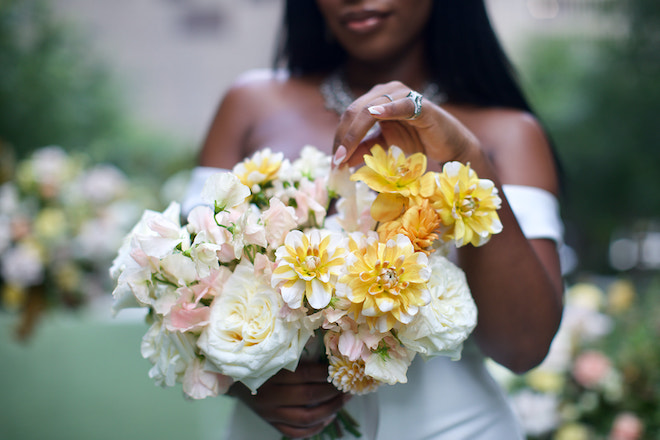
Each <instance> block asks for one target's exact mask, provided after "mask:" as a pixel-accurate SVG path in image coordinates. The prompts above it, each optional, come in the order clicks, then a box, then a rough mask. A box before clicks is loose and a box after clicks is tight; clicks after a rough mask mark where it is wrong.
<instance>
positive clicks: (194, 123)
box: [51, 0, 611, 145]
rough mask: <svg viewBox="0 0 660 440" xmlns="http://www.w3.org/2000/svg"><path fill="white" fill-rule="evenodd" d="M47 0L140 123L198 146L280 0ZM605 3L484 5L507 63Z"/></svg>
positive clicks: (586, 23)
mask: <svg viewBox="0 0 660 440" xmlns="http://www.w3.org/2000/svg"><path fill="white" fill-rule="evenodd" d="M51 1H52V4H53V6H54V7H55V10H56V12H57V13H58V14H59V15H60V16H61V17H63V18H64V19H66V20H67V21H70V22H71V23H72V24H74V25H75V26H77V27H79V28H80V29H81V31H82V32H83V33H84V34H85V35H87V36H88V38H89V39H90V41H91V44H92V47H93V48H94V49H95V50H96V51H97V52H98V55H99V56H100V57H101V58H102V59H104V60H105V61H106V62H107V64H108V65H109V66H110V67H111V69H112V70H113V71H114V74H115V76H116V77H117V78H119V80H120V81H122V84H123V87H124V88H125V90H126V97H127V99H128V101H129V105H130V106H131V108H132V109H133V113H134V115H135V117H136V118H137V120H138V121H140V122H141V123H144V124H148V125H150V126H153V127H154V128H156V129H159V130H164V131H165V132H166V133H172V134H173V135H175V136H178V137H181V138H182V139H184V140H186V141H190V142H192V143H193V144H195V145H198V144H199V142H201V139H202V138H203V136H204V134H205V131H206V127H207V126H208V125H209V123H210V119H211V118H212V116H213V112H214V110H215V107H216V105H217V103H218V101H219V99H220V97H221V96H222V94H223V92H224V90H226V88H227V87H228V85H229V84H230V83H231V82H232V81H233V79H234V78H236V76H237V75H239V74H240V73H241V72H244V71H245V70H248V69H252V68H255V67H266V66H269V65H270V63H271V54H272V52H273V49H274V47H275V38H276V33H277V27H278V24H279V20H280V6H281V1H282V0H140V1H134V0H113V1H111V2H110V1H105V0H51ZM606 1H607V0H487V4H488V6H489V9H490V12H491V15H492V18H493V22H494V25H495V27H496V29H497V30H498V32H499V34H500V35H501V38H502V41H503V44H504V45H505V47H506V48H507V50H508V51H509V52H510V54H511V56H512V58H513V59H514V62H515V60H516V57H517V56H519V54H520V53H521V52H522V50H523V49H524V48H525V45H526V42H527V40H528V39H529V37H530V36H532V35H534V34H538V33H543V32H551V33H552V32H561V33H569V34H575V35H577V36H579V35H584V34H585V33H587V34H588V33H590V32H602V31H603V29H604V25H603V24H602V20H601V19H600V17H599V15H598V14H595V13H594V10H595V9H596V8H598V7H600V5H601V4H602V3H604V2H606ZM607 28H609V29H610V30H611V26H610V25H609V24H608V25H607Z"/></svg>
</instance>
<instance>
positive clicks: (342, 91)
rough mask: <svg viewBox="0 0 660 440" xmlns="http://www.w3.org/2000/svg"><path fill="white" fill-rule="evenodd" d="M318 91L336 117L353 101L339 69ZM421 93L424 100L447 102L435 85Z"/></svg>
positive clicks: (428, 85) (328, 77) (432, 84)
mask: <svg viewBox="0 0 660 440" xmlns="http://www.w3.org/2000/svg"><path fill="white" fill-rule="evenodd" d="M319 90H320V91H321V95H323V101H324V102H325V108H326V109H327V110H332V111H334V112H335V113H337V114H338V115H341V114H343V113H344V112H345V111H346V109H347V108H348V106H349V105H350V104H351V103H352V102H353V101H355V97H354V96H353V94H352V93H351V91H350V89H349V88H348V85H347V84H346V80H345V79H344V74H343V72H342V71H341V70H339V69H338V70H335V71H334V72H332V73H331V74H330V75H328V76H327V77H325V79H324V80H323V82H322V83H321V86H320V87H319ZM421 93H422V95H423V96H424V99H427V100H429V101H432V102H434V103H436V104H442V103H443V102H445V101H446V100H447V95H446V94H445V93H443V92H441V91H440V88H439V87H438V85H437V84H436V83H428V84H426V86H424V89H423V90H422V92H421Z"/></svg>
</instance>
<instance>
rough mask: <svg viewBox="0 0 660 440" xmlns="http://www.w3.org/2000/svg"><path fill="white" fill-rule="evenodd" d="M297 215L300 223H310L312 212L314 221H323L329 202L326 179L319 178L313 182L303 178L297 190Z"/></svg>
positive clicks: (295, 196) (317, 222)
mask: <svg viewBox="0 0 660 440" xmlns="http://www.w3.org/2000/svg"><path fill="white" fill-rule="evenodd" d="M294 198H295V200H296V205H297V207H296V215H297V216H298V221H299V223H300V224H305V223H308V221H309V216H310V214H313V215H314V221H315V222H316V224H317V225H321V224H322V223H323V219H325V215H326V209H325V207H326V205H327V203H328V190H327V188H326V187H325V181H321V180H317V181H316V182H311V181H309V180H306V179H303V180H302V181H300V187H299V188H298V191H296V192H295V194H294Z"/></svg>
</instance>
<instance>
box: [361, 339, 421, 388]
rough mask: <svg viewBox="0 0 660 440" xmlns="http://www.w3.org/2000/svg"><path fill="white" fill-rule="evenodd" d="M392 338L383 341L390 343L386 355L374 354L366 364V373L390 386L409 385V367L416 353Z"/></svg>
mask: <svg viewBox="0 0 660 440" xmlns="http://www.w3.org/2000/svg"><path fill="white" fill-rule="evenodd" d="M393 339H394V338H392V337H391V336H390V337H388V338H385V339H384V340H383V341H387V342H388V344H387V345H388V350H387V352H386V353H380V352H374V353H372V354H371V356H369V357H368V358H367V359H366V360H365V362H364V373H365V374H366V375H368V376H371V377H373V378H374V379H376V380H378V381H380V382H385V383H387V384H390V385H394V384H395V383H407V382H408V377H407V376H406V373H407V372H408V367H409V366H410V363H411V362H412V360H413V358H414V357H415V352H414V351H412V350H408V349H407V348H406V347H404V346H402V345H401V344H399V343H398V342H397V341H396V340H393Z"/></svg>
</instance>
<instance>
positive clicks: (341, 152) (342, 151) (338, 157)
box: [332, 145, 346, 165]
mask: <svg viewBox="0 0 660 440" xmlns="http://www.w3.org/2000/svg"><path fill="white" fill-rule="evenodd" d="M344 159H346V147H344V146H343V145H340V146H339V147H337V151H335V155H334V157H333V158H332V163H333V164H335V165H339V164H341V163H342V162H343V161H344Z"/></svg>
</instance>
